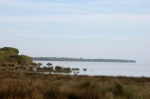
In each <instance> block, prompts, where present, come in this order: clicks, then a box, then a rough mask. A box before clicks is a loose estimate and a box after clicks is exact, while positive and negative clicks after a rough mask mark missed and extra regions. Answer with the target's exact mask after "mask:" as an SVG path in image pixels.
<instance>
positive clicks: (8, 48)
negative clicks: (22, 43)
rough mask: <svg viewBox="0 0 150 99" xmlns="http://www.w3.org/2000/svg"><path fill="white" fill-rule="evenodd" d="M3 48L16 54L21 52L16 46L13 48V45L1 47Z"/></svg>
mask: <svg viewBox="0 0 150 99" xmlns="http://www.w3.org/2000/svg"><path fill="white" fill-rule="evenodd" d="M1 50H3V51H12V52H14V53H15V54H16V55H18V54H19V50H18V49H16V48H13V47H3V48H1Z"/></svg>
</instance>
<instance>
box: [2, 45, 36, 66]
mask: <svg viewBox="0 0 150 99" xmlns="http://www.w3.org/2000/svg"><path fill="white" fill-rule="evenodd" d="M18 54H19V50H18V49H16V48H12V47H4V48H0V66H2V65H3V66H14V65H22V66H23V65H29V64H32V58H30V57H28V56H26V55H18ZM32 65H33V64H32ZM34 65H35V64H34Z"/></svg>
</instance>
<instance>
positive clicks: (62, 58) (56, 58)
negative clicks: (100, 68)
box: [32, 57, 136, 63]
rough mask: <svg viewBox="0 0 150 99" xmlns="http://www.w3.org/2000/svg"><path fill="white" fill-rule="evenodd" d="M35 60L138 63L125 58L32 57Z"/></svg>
mask: <svg viewBox="0 0 150 99" xmlns="http://www.w3.org/2000/svg"><path fill="white" fill-rule="evenodd" d="M32 59H33V61H72V62H118V63H136V61H135V60H125V59H83V58H68V57H32Z"/></svg>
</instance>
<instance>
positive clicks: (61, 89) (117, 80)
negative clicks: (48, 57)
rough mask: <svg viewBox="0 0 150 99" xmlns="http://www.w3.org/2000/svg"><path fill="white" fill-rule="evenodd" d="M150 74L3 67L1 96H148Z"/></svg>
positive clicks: (93, 98) (45, 98) (16, 98)
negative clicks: (63, 72)
mask: <svg viewBox="0 0 150 99" xmlns="http://www.w3.org/2000/svg"><path fill="white" fill-rule="evenodd" d="M149 97H150V78H145V77H141V78H134V77H106V76H76V75H51V74H49V75H44V74H37V73H27V72H13V71H5V70H0V99H149Z"/></svg>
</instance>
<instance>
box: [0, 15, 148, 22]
mask: <svg viewBox="0 0 150 99" xmlns="http://www.w3.org/2000/svg"><path fill="white" fill-rule="evenodd" d="M0 22H44V23H47V22H64V23H93V22H94V23H111V22H115V23H117V22H121V23H129V24H137V23H149V22H150V15H135V14H125V15H115V14H91V15H41V16H0Z"/></svg>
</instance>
